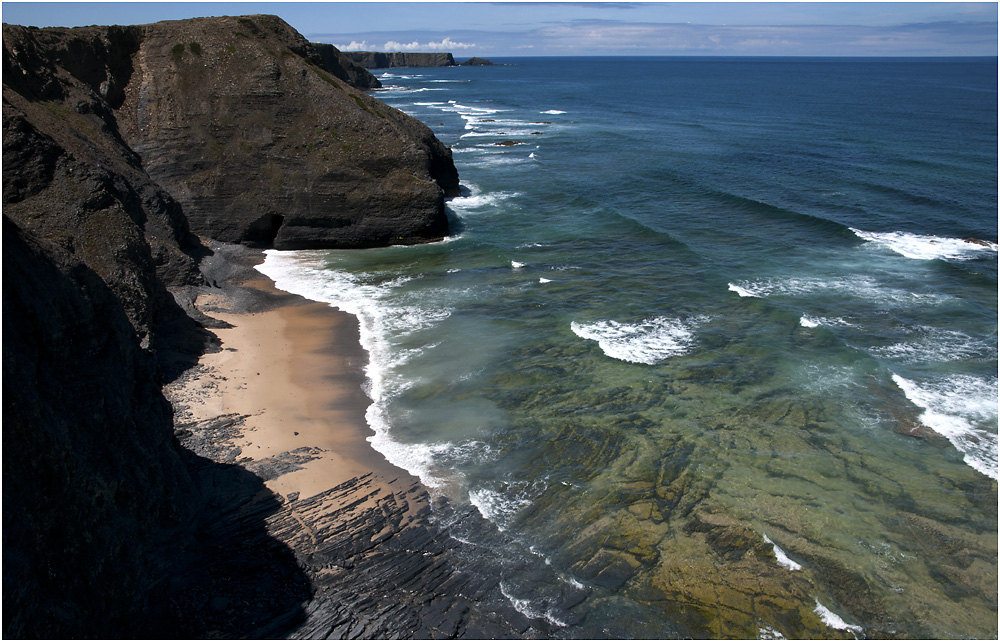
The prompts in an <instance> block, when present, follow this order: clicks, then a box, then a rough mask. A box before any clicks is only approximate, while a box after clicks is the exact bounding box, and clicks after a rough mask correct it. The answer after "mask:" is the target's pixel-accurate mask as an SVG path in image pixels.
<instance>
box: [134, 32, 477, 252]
mask: <svg viewBox="0 0 1000 642" xmlns="http://www.w3.org/2000/svg"><path fill="white" fill-rule="evenodd" d="M321 63H322V58H321V56H319V55H318V54H316V52H315V50H314V48H313V47H312V46H311V45H309V43H308V42H306V41H305V40H304V39H303V38H302V37H301V36H300V35H298V34H297V33H296V32H295V31H294V30H293V29H292V28H291V27H289V26H288V25H287V24H285V23H284V22H283V21H281V20H280V19H278V18H275V17H272V16H251V17H245V18H213V19H204V20H190V21H183V22H179V23H159V24H154V25H148V26H146V27H145V28H144V33H143V40H142V44H141V46H140V48H139V50H138V52H137V53H136V55H135V56H134V65H135V68H136V71H135V72H134V73H133V76H132V77H131V79H130V81H129V83H128V85H127V86H126V88H125V96H126V97H125V101H124V104H123V106H122V107H121V109H119V112H118V117H119V123H120V125H121V128H122V131H123V134H124V137H125V139H126V140H127V141H128V142H129V143H130V145H131V146H132V148H133V149H135V150H136V151H137V152H138V153H139V155H140V156H141V157H142V159H143V162H144V165H145V167H146V169H147V171H148V172H149V174H150V176H152V177H153V178H154V179H156V180H157V181H158V182H159V183H160V184H161V185H162V186H164V187H165V188H166V189H167V190H168V191H169V192H170V193H171V194H172V195H173V196H174V198H176V199H177V200H178V201H179V202H180V203H181V205H182V206H183V207H184V212H185V214H186V215H187V217H188V220H189V221H190V225H191V228H192V229H193V230H194V231H196V232H197V233H199V234H202V235H206V236H211V237H212V238H215V239H218V240H220V241H226V242H241V243H254V244H259V245H265V246H266V245H273V246H274V247H276V248H279V249H296V248H318V247H364V246H372V245H386V244H390V243H416V242H421V241H426V240H430V239H436V238H440V237H442V236H444V234H445V233H446V231H447V219H446V217H445V213H444V196H445V195H446V194H452V195H454V194H457V188H458V185H457V173H456V172H455V171H454V165H453V164H452V162H451V152H450V150H448V149H447V148H446V147H444V146H443V145H441V144H440V143H439V142H438V141H437V139H436V138H435V137H434V135H433V133H432V132H431V131H430V130H429V129H428V128H427V127H426V126H424V125H423V124H422V123H420V122H418V121H416V120H415V119H412V118H410V117H408V116H406V115H405V114H403V113H402V112H399V111H397V110H395V109H392V108H390V107H388V106H386V105H384V104H382V103H380V102H378V101H377V100H374V99H372V98H370V97H369V96H367V95H365V94H364V93H362V92H360V91H357V90H356V89H355V88H353V87H351V86H350V85H348V84H347V83H345V82H344V81H342V80H340V79H339V78H335V77H334V76H332V75H331V74H330V73H329V72H328V71H327V70H325V69H324V68H323V67H322V66H321Z"/></svg>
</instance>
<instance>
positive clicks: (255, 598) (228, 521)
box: [140, 448, 313, 639]
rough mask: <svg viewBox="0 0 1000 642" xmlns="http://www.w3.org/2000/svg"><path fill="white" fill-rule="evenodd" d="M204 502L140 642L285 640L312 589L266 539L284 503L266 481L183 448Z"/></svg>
mask: <svg viewBox="0 0 1000 642" xmlns="http://www.w3.org/2000/svg"><path fill="white" fill-rule="evenodd" d="M180 451H181V453H182V459H183V461H184V463H185V465H186V466H187V468H188V470H189V472H190V473H191V476H192V479H193V481H194V483H195V485H196V487H197V489H198V491H199V494H200V499H201V501H202V502H203V507H202V510H201V511H200V513H199V515H198V522H197V527H196V528H195V532H194V539H195V541H196V545H195V546H194V547H193V548H192V549H191V550H190V551H188V555H187V556H186V559H184V560H183V566H182V567H180V568H179V569H178V570H177V571H175V573H174V575H173V577H172V579H171V581H170V583H169V586H167V587H165V590H164V591H163V594H162V595H161V596H159V598H160V599H156V600H154V603H156V604H159V605H161V608H160V609H159V612H157V613H155V614H154V617H152V618H150V620H149V624H148V625H147V626H146V627H145V628H144V630H143V631H142V633H141V634H140V637H150V638H175V639H205V638H216V637H225V638H251V639H275V638H283V637H286V636H287V635H288V633H290V632H291V631H292V630H294V629H295V628H296V627H298V626H299V625H301V623H302V622H304V621H305V610H304V608H303V606H304V605H305V604H306V603H307V602H308V601H309V600H310V599H311V597H312V594H313V587H312V584H311V582H310V581H309V578H308V577H306V575H305V574H304V573H303V572H302V570H301V569H300V568H299V564H298V562H297V560H296V558H295V554H294V553H293V552H292V550H291V549H290V548H289V547H288V546H287V545H285V544H284V543H282V542H280V541H279V540H277V539H275V538H274V537H273V536H271V534H270V533H269V532H268V529H267V518H268V517H269V516H271V515H274V514H275V513H277V512H279V511H280V510H281V508H282V504H283V501H284V500H283V499H282V498H280V497H279V496H277V495H275V494H274V493H273V492H271V491H270V490H269V489H268V488H267V487H266V486H265V485H264V482H263V480H262V479H261V478H260V477H258V476H257V475H255V474H253V473H251V472H249V471H248V470H246V469H245V468H242V467H240V466H238V465H235V464H222V463H218V462H214V461H212V460H210V459H207V458H205V457H200V456H198V455H196V454H194V453H192V452H190V451H189V450H187V449H184V448H180Z"/></svg>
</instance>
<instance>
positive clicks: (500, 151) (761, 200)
mask: <svg viewBox="0 0 1000 642" xmlns="http://www.w3.org/2000/svg"><path fill="white" fill-rule="evenodd" d="M494 62H497V63H502V64H498V65H497V66H493V67H448V68H425V69H390V70H385V71H382V70H380V71H377V72H375V73H376V74H377V75H378V76H379V78H380V79H381V81H382V83H383V85H384V87H383V89H381V90H377V91H374V92H372V93H373V95H374V96H376V97H377V98H379V99H381V100H383V101H384V102H386V103H388V104H389V105H392V106H393V107H396V108H398V109H400V110H402V111H404V112H406V113H408V114H410V115H412V116H414V117H416V118H418V119H420V120H421V121H423V122H424V123H426V124H427V125H428V126H430V127H431V128H432V129H433V130H434V132H435V134H436V135H437V137H438V138H439V139H441V141H442V142H444V143H445V144H446V145H449V146H450V147H451V148H452V151H453V153H454V159H455V165H456V166H457V168H458V171H459V174H460V176H461V182H462V186H463V192H462V195H461V196H459V197H456V198H453V199H451V200H449V202H448V204H447V205H448V213H449V216H450V219H451V223H452V230H453V234H452V236H450V237H448V238H447V239H445V240H444V241H442V242H438V243H432V244H428V245H421V246H409V247H389V248H383V249H372V250H362V251H357V250H351V251H299V252H288V251H268V253H267V259H266V261H265V263H264V264H263V265H262V266H261V268H260V269H261V271H262V272H264V273H265V274H267V275H268V276H270V277H271V278H273V279H274V280H275V281H276V283H277V286H278V287H279V288H281V289H284V290H288V291H291V292H295V293H298V294H301V295H304V296H306V297H308V298H311V299H315V300H318V301H326V302H329V303H330V304H332V305H335V306H337V307H339V308H341V309H343V310H345V311H347V312H350V313H352V314H355V315H357V317H358V318H359V320H360V324H361V337H362V342H363V344H364V347H365V348H366V349H367V351H368V353H369V357H370V363H369V365H368V366H367V370H366V374H367V393H368V394H369V396H370V397H371V399H372V405H371V407H370V408H369V409H368V414H367V419H368V422H369V424H370V426H371V428H372V431H373V434H372V436H371V438H370V441H371V443H372V446H373V447H374V448H376V449H377V450H378V451H380V452H381V453H383V454H384V455H385V457H386V458H387V459H388V460H389V461H391V462H393V463H394V464H397V465H399V466H401V467H402V468H405V469H406V470H408V471H410V472H412V473H414V474H415V475H417V476H419V477H420V479H421V480H422V481H423V482H424V484H426V485H427V486H428V487H429V488H430V489H431V490H432V492H433V493H434V495H435V496H436V497H437V498H439V500H440V501H444V502H446V503H447V505H448V506H450V507H452V509H453V510H450V511H448V512H445V511H441V517H440V518H441V519H451V520H452V521H453V523H451V524H450V530H451V532H452V533H453V535H454V536H455V537H456V538H457V539H459V540H461V541H463V542H465V543H466V544H467V546H465V547H464V549H466V550H467V551H468V552H467V553H466V554H468V555H473V556H474V555H483V556H490V557H491V558H493V559H498V560H501V563H502V568H503V569H504V571H503V573H502V577H501V578H500V588H501V590H502V591H503V594H504V595H505V596H506V597H507V599H508V600H509V601H510V604H511V605H512V606H513V607H515V608H516V609H517V610H518V611H520V612H521V613H522V614H524V615H525V616H526V617H528V618H531V619H532V620H533V621H536V622H539V623H541V624H542V625H543V626H544V627H546V628H547V630H548V631H549V632H550V634H551V635H552V636H553V637H562V638H608V637H616V638H617V637H639V638H671V637H683V636H694V637H737V638H747V637H750V638H771V639H774V638H780V637H813V638H817V637H818V638H827V637H847V638H850V637H897V638H900V637H901V638H965V637H980V638H981V637H985V638H995V637H996V635H997V592H996V589H997V478H998V472H997V398H998V397H997V320H998V316H997V213H998V203H997V185H998V175H997V149H998V147H997V61H996V60H995V59H780V58H760V59H747V58H723V59H720V58H511V59H499V60H495V61H494ZM463 511H464V512H463ZM446 514H447V515H451V516H452V517H445V515H446ZM463 514H464V515H466V516H468V515H473V516H476V517H477V519H462V518H456V517H454V516H455V515H463ZM480 516H481V517H482V518H485V519H484V520H483V519H478V518H479V517H480Z"/></svg>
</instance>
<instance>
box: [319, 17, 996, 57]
mask: <svg viewBox="0 0 1000 642" xmlns="http://www.w3.org/2000/svg"><path fill="white" fill-rule="evenodd" d="M405 33H406V32H395V31H387V32H363V33H356V34H328V33H316V34H306V35H307V37H309V39H310V40H313V41H319V42H329V43H332V44H333V45H334V46H336V47H338V48H339V49H342V50H344V51H458V50H461V51H462V52H464V53H468V54H470V55H472V54H475V55H495V56H505V55H506V56H518V55H538V56H552V55H555V56H579V55H591V56H601V55H605V56H607V55H703V56H712V55H725V56H996V55H997V23H996V22H992V23H989V22H977V23H959V22H931V23H911V24H900V25H888V26H864V25H759V26H758V25H709V24H686V23H685V24H679V23H634V22H624V21H609V20H604V21H600V20H575V21H570V22H566V23H561V24H548V25H539V26H537V27H534V28H531V29H526V30H524V31H519V32H491V31H485V30H480V31H470V30H453V31H450V32H448V33H440V32H431V33H426V32H425V33H424V34H423V40H421V39H420V38H406V37H403V36H404V34H405Z"/></svg>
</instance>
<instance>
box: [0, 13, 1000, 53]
mask: <svg viewBox="0 0 1000 642" xmlns="http://www.w3.org/2000/svg"><path fill="white" fill-rule="evenodd" d="M998 6H1000V5H998V4H997V3H996V2H278V1H264V2H38V1H36V2H4V3H3V5H2V11H3V20H4V22H10V23H14V24H23V25H35V26H39V27H46V26H64V27H72V26H79V25H87V24H144V23H149V22H157V21H159V20H176V19H181V18H191V17H198V16H213V15H214V16H218V15H246V14H255V13H273V14H276V15H278V16H280V17H282V18H283V19H284V20H285V21H286V22H288V23H289V24H290V25H292V26H293V27H294V28H295V29H297V30H298V31H299V32H300V33H302V34H303V35H304V36H305V37H306V38H308V39H309V40H311V41H313V42H325V43H331V44H334V45H336V46H337V47H338V48H341V49H344V50H347V51H351V50H354V51H359V50H367V51H452V52H455V53H461V54H466V55H470V56H471V55H477V56H495V57H502V56H580V55H592V56H594V55H597V56H600V55H604V56H614V55H702V56H712V55H725V56H754V55H756V56H991V57H993V56H996V55H997V53H998V51H997V50H998V47H997V40H998V37H997V33H998Z"/></svg>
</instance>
